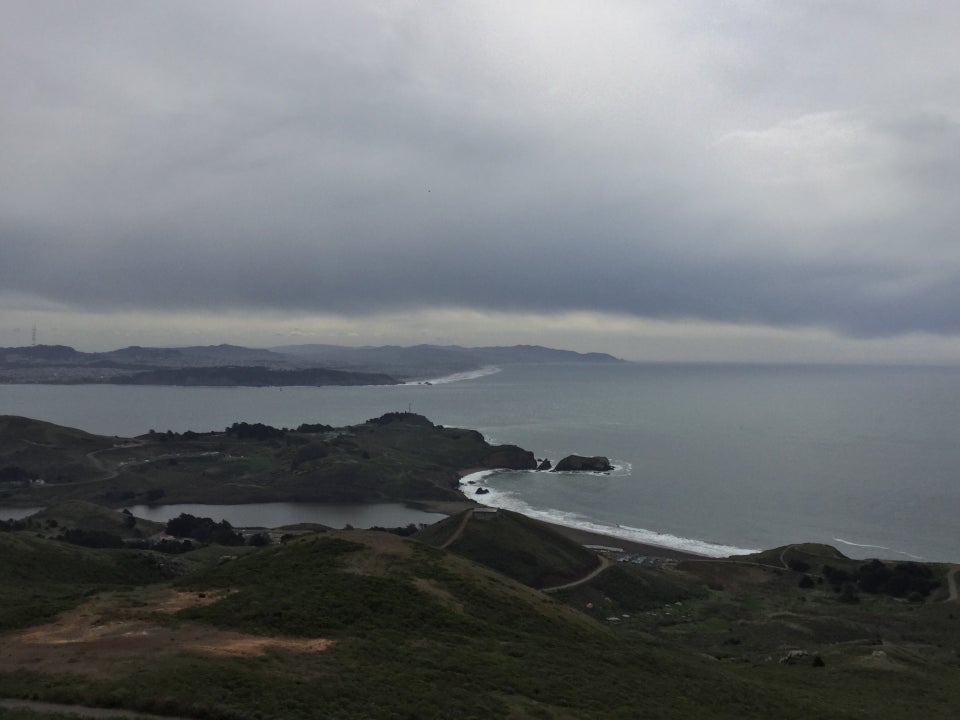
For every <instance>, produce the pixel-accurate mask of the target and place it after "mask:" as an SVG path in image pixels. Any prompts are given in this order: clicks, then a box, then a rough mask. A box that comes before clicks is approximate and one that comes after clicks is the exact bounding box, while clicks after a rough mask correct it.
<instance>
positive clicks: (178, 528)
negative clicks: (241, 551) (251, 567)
mask: <svg viewBox="0 0 960 720" xmlns="http://www.w3.org/2000/svg"><path fill="white" fill-rule="evenodd" d="M165 531H166V533H167V534H168V535H173V536H174V537H182V538H192V539H194V540H197V541H199V542H202V543H218V544H220V545H243V535H242V534H240V533H238V532H237V531H235V530H234V529H233V526H232V525H231V524H230V523H229V522H227V521H226V520H221V521H220V522H214V521H213V520H212V519H211V518H208V517H196V516H195V515H190V514H189V513H181V514H180V516H179V517H175V518H173V519H172V520H169V521H167V526H166V528H165Z"/></svg>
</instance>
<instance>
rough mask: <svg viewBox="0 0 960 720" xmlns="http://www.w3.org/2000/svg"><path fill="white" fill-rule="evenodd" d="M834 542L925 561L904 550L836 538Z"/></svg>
mask: <svg viewBox="0 0 960 720" xmlns="http://www.w3.org/2000/svg"><path fill="white" fill-rule="evenodd" d="M833 540H834V542H838V543H843V544H844V545H849V546H851V547H859V548H870V549H871V550H885V551H886V552H890V553H894V554H895V555H903V556H904V557H908V558H912V559H913V560H923V558H922V557H920V556H919V555H911V554H910V553H908V552H904V551H903V550H894V549H893V548H888V547H885V546H884V545H865V544H863V543H855V542H851V541H850V540H844V539H843V538H838V537H835V538H834V539H833Z"/></svg>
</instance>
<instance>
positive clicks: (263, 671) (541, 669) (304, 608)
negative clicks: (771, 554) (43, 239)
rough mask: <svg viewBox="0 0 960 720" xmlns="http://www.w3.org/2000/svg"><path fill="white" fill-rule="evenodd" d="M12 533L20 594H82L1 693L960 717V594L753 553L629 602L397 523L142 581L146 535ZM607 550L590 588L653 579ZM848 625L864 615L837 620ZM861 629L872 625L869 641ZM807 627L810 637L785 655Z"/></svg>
mask: <svg viewBox="0 0 960 720" xmlns="http://www.w3.org/2000/svg"><path fill="white" fill-rule="evenodd" d="M505 518H506V523H507V524H506V525H505V527H510V525H509V523H515V524H517V525H520V526H523V521H522V520H519V519H518V518H515V517H514V518H511V517H510V516H505ZM484 522H489V521H478V522H477V524H478V525H479V524H481V523H484ZM470 525H472V523H469V524H468V527H469V526H470ZM447 530H448V531H449V528H447ZM484 532H485V531H484ZM512 532H513V533H515V534H516V536H518V537H520V536H525V537H528V538H529V537H531V536H533V535H536V533H537V531H536V530H535V529H534V528H532V527H521V529H519V530H517V529H515V528H513V529H512ZM525 533H526V535H524V534H525ZM449 537H450V536H448V538H447V539H449ZM0 543H2V544H0V581H2V583H3V584H2V587H3V588H16V589H17V590H18V592H17V593H14V592H8V593H7V595H6V597H5V598H4V600H5V601H7V602H9V603H11V604H12V605H19V606H20V607H23V606H25V605H27V604H28V603H29V602H30V601H29V599H28V598H29V597H30V596H31V595H37V594H40V595H44V594H47V595H49V592H50V588H51V587H53V586H54V585H56V586H57V587H60V588H69V587H72V588H73V592H74V595H72V596H70V597H69V598H67V597H63V598H60V601H61V604H62V605H64V606H65V607H70V606H75V605H78V604H79V603H83V604H82V605H80V607H78V608H77V610H76V611H74V612H71V613H68V614H67V615H65V616H61V618H60V620H58V622H57V623H54V624H51V625H45V626H43V627H41V628H37V629H35V630H34V631H32V632H34V635H30V637H31V638H33V637H34V636H36V637H41V638H42V637H51V638H53V642H52V643H49V644H42V643H41V642H38V641H36V640H31V641H29V642H28V641H26V640H24V638H23V636H21V635H19V634H17V633H15V632H11V630H10V629H11V628H13V627H24V626H25V624H35V623H37V622H40V621H41V620H43V619H44V618H43V617H40V616H38V617H36V618H34V619H33V621H31V622H30V623H24V622H21V623H20V624H19V625H13V624H8V625H6V626H5V627H4V628H3V630H6V633H5V634H4V635H3V636H2V642H0V697H4V696H5V697H35V698H37V699H41V700H53V701H58V702H67V703H76V704H80V705H85V706H107V707H121V708H127V709H135V710H140V711H144V712H152V713H156V714H162V715H167V716H175V717H190V718H225V719H226V718H230V719H236V720H245V719H247V718H282V719H284V720H288V719H289V720H298V719H300V718H304V719H306V718H316V717H331V718H333V717H335V718H340V719H341V720H350V719H352V718H364V719H371V718H372V719H377V718H447V717H449V718H454V717H456V718H491V717H498V718H500V717H503V718H516V719H518V720H522V719H527V718H530V719H533V718H555V719H556V720H566V719H572V718H578V719H579V718H586V719H590V718H597V719H601V718H602V719H603V720H607V719H609V718H612V719H614V720H616V719H619V718H623V719H626V718H636V717H652V718H708V719H709V718H731V717H737V718H770V717H777V718H783V719H784V720H791V719H796V720H799V719H800V718H804V719H805V718H809V717H819V718H838V719H852V718H860V717H871V716H882V717H885V718H904V719H905V720H906V719H907V718H910V719H912V718H916V717H930V718H937V717H949V716H951V713H950V711H949V709H950V708H952V707H956V704H957V703H958V702H960V667H958V663H957V659H956V658H957V650H958V649H960V631H958V629H957V625H958V623H957V621H956V620H954V619H953V618H954V615H953V613H954V611H955V610H956V604H955V603H944V602H929V603H925V604H923V603H921V604H911V603H899V602H896V601H894V600H892V599H889V598H884V597H880V596H877V597H871V598H869V599H865V600H864V602H863V603H861V604H860V605H858V606H855V607H854V606H848V605H845V604H843V603H840V602H838V601H837V599H836V597H835V596H834V594H833V593H832V591H831V590H829V589H825V588H813V589H811V590H808V591H804V592H800V591H799V590H798V589H797V588H796V583H795V580H796V577H797V576H798V575H799V574H798V573H794V572H792V571H787V570H778V569H776V568H773V567H770V566H765V565H763V564H756V563H753V564H751V563H750V562H748V561H740V562H726V563H724V562H719V561H710V560H705V561H703V562H692V561H686V562H681V563H679V564H678V565H676V566H670V567H664V568H661V569H659V570H653V569H648V568H643V569H640V570H641V571H642V572H643V573H648V574H649V575H648V576H649V578H650V579H651V584H649V585H648V586H647V589H648V590H649V589H650V588H655V589H659V590H666V589H668V586H669V587H673V588H675V589H676V588H680V589H683V588H687V589H696V588H699V590H698V591H697V592H695V593H687V594H686V595H685V596H684V597H682V598H677V597H674V596H667V595H665V596H663V597H661V598H660V601H661V602H662V603H669V605H666V604H663V605H661V606H660V607H659V608H656V609H653V608H650V609H646V610H642V611H638V612H637V613H636V614H635V615H633V616H631V617H627V615H626V614H621V615H618V616H617V617H618V618H619V620H618V621H617V622H613V621H611V620H609V619H607V618H603V619H602V620H600V621H598V620H596V619H594V618H591V617H590V616H589V615H588V614H587V613H584V612H581V611H579V610H578V609H576V607H575V606H576V605H577V604H578V603H579V602H580V600H578V599H577V598H574V597H571V598H568V599H569V600H570V602H571V604H570V605H567V604H563V603H561V602H559V601H558V600H557V599H555V598H554V596H552V595H548V594H545V593H542V592H539V591H537V590H534V589H532V588H529V587H527V586H525V585H523V584H521V583H519V582H516V581H514V580H512V579H510V578H508V577H506V576H504V575H503V574H501V573H498V572H496V571H494V570H492V569H490V568H487V567H484V566H481V565H479V564H477V563H475V562H472V561H470V560H468V559H466V558H464V557H461V556H459V555H458V554H456V553H453V552H448V551H445V550H441V549H437V548H433V547H430V546H428V545H426V544H425V543H423V542H419V541H416V540H411V539H402V538H399V537H397V536H394V535H390V534H388V533H378V532H370V531H340V532H330V533H323V534H320V535H315V536H305V537H303V538H300V539H298V540H294V541H291V542H289V543H287V544H284V545H280V546H273V547H270V548H265V549H260V550H251V551H249V552H248V553H247V554H245V555H242V556H241V557H238V558H236V559H233V560H229V559H227V558H220V561H219V562H217V561H216V559H215V558H211V560H213V562H212V563H204V564H199V565H197V566H195V569H194V570H193V571H192V572H191V573H190V574H188V575H185V576H182V577H181V578H179V579H177V580H175V581H174V582H173V584H172V585H157V584H150V585H143V584H142V583H143V582H144V581H145V580H150V579H153V577H155V576H151V575H150V573H146V574H144V571H143V569H142V568H140V567H139V566H137V565H136V564H134V565H131V566H129V567H128V566H127V565H126V563H129V562H131V559H133V560H136V558H137V554H131V553H128V552H126V551H97V552H95V551H87V550H83V549H77V548H72V547H68V546H61V545H58V544H56V543H54V542H53V541H49V540H44V539H40V538H36V537H33V536H32V535H29V534H26V533H13V534H9V533H8V534H2V535H0ZM504 550H505V551H509V548H507V547H504ZM40 568H43V569H42V570H41V569H40ZM612 570H622V571H623V572H625V573H628V574H629V573H630V572H631V571H632V570H631V569H630V568H626V567H623V568H621V567H619V566H616V567H615V568H611V571H612ZM609 572H610V571H606V572H603V573H601V574H600V575H599V576H598V577H597V578H596V579H595V581H593V582H591V583H588V584H587V585H586V586H578V587H577V588H576V589H575V591H571V592H573V593H578V592H580V591H581V590H583V589H584V588H586V589H587V590H589V589H590V588H594V589H596V588H597V587H601V588H602V587H605V588H606V590H608V591H610V592H611V593H615V594H617V596H618V597H619V598H620V599H621V600H623V599H624V598H627V597H628V596H629V594H630V593H631V592H634V591H636V589H637V588H638V587H639V585H635V586H634V589H633V590H631V589H630V588H629V587H626V585H629V582H626V584H625V581H624V580H623V577H622V576H618V575H617V574H614V575H611V576H610V577H609V578H608V577H607V576H608V573H609ZM656 573H660V575H656V576H655V574H656ZM48 574H49V575H50V576H59V578H60V579H59V581H58V583H53V581H52V580H51V581H49V584H48V580H46V579H45V578H47V576H48ZM654 577H656V579H655V581H654ZM605 578H606V579H605ZM610 578H612V580H610ZM124 582H126V583H128V584H124ZM594 582H596V583H599V585H597V586H595V585H594ZM603 583H606V585H605V586H604V585H603ZM707 583H710V584H713V585H714V588H713V589H708V588H707ZM722 583H728V584H729V587H730V588H732V589H729V590H728V589H725V588H721V587H720V586H719V585H720V584H722ZM659 590H658V591H659ZM594 597H601V596H600V595H595V596H594ZM678 603H679V604H678ZM838 628H849V632H846V634H845V635H842V636H840V635H837V636H836V637H833V636H831V633H832V632H833V631H835V630H837V629H838ZM864 629H868V630H869V631H870V633H871V634H870V635H869V636H865V637H866V642H864V641H854V642H851V641H850V638H851V637H855V635H856V633H857V632H861V631H863V630H864ZM0 631H2V630H0ZM31 643H32V644H31ZM867 643H872V644H867ZM879 643H882V644H879ZM796 648H799V649H803V650H805V651H808V652H809V654H808V655H802V654H799V655H797V656H796V657H797V658H799V661H798V662H795V663H793V664H790V663H781V662H778V660H779V659H780V658H781V657H785V655H786V653H787V651H788V650H790V649H796ZM814 654H816V655H817V656H820V657H822V658H823V659H824V660H825V661H826V662H825V663H823V664H822V666H820V667H817V666H816V665H814V664H813V663H812V661H811V660H812V658H813V657H814Z"/></svg>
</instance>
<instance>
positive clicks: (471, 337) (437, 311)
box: [0, 0, 960, 363]
mask: <svg viewBox="0 0 960 720" xmlns="http://www.w3.org/2000/svg"><path fill="white" fill-rule="evenodd" d="M957 27H960V4H957V3H955V2H914V3H906V2H892V1H886V0H863V1H858V0H829V1H823V2H820V1H813V0H811V1H809V2H802V1H800V0H798V1H797V2H789V3H782V2H761V1H759V0H744V1H742V2H737V1H732V2H721V1H720V0H702V1H699V0H689V1H683V2H649V3H638V2H630V1H626V0H624V1H619V0H617V1H614V0H585V1H583V2H579V1H569V2H566V1H564V0H542V1H540V0H523V1H522V2H516V1H515V0H514V1H512V2H499V1H497V0H483V1H479V0H478V1H476V2H460V1H458V0H444V1H442V2H441V1H439V0H437V1H435V2H426V1H423V0H419V1H416V2H414V1H413V0H400V1H396V2H393V1H390V0H371V1H369V2H368V1H366V0H350V2H332V1H328V2H323V1H322V2H313V1H311V2H306V1H304V2H290V1H284V0H271V2H260V1H259V0H257V1H252V0H222V1H208V2H198V1H197V0H183V1H179V0H165V1H164V2H162V3H157V2H140V1H137V0H115V1H108V0H86V1H85V2H82V3H73V2H47V1H46V0H8V1H7V2H5V3H4V12H3V23H2V24H0V97H2V98H3V105H2V108H3V111H2V112H0V346H18V345H27V344H30V342H31V341H32V332H33V328H34V327H36V328H37V331H36V332H37V341H38V342H39V343H45V344H66V345H72V346H74V347H77V348H78V349H83V350H107V349H113V348H117V347H124V346H127V345H134V344H137V345H184V344H218V343H221V342H230V343H236V344H242V345H249V346H255V347H267V346H272V345H283V344H290V343H297V342H305V343H306V342H321V343H337V344H346V345H382V344H401V345H413V344H418V343H423V342H426V343H438V344H452V343H455V344H461V345H494V344H517V343H531V344H534V343H535V344H543V345H550V346H553V347H563V348H569V349H574V350H581V351H589V350H595V351H602V352H610V353H613V354H615V355H618V356H620V357H624V358H627V359H634V360H661V361H663V360H682V361H772V362H944V363H957V362H960V311H958V308H960V238H958V237H957V227H958V224H960V223H958V221H960V202H958V201H957V198H960V44H958V43H957V42H956V37H955V34H956V28H957Z"/></svg>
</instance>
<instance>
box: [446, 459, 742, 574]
mask: <svg viewBox="0 0 960 720" xmlns="http://www.w3.org/2000/svg"><path fill="white" fill-rule="evenodd" d="M499 472H502V471H498V470H482V471H480V472H475V473H471V474H470V475H467V476H465V477H463V478H462V479H461V480H460V484H461V485H470V486H471V487H483V488H484V489H485V490H487V491H488V492H486V493H485V494H483V495H481V496H480V497H479V498H477V500H478V501H480V502H482V503H483V504H484V505H489V506H490V507H496V508H503V509H504V510H512V511H514V512H518V513H522V514H524V515H526V516H528V517H532V518H536V519H537V520H543V521H545V522H549V523H553V524H554V525H563V526H565V527H570V528H576V529H577V530H585V531H587V532H592V533H598V534H601V535H607V536H609V537H614V538H620V539H622V540H630V541H632V542H636V543H643V544H645V545H656V546H659V547H663V548H669V549H672V550H681V551H683V552H689V553H694V554H696V555H704V556H706V557H727V556H729V555H749V554H750V553H756V552H760V551H759V550H758V549H753V548H741V547H736V546H734V545H722V544H720V543H712V542H708V541H706V540H698V539H696V538H686V537H680V536H678V535H671V534H669V533H661V532H657V531H655V530H647V529H644V528H635V527H630V526H629V525H608V524H604V523H600V522H597V521H596V520H593V519H592V518H589V517H586V516H584V515H580V514H579V513H574V512H566V511H564V510H556V509H553V508H545V509H544V508H535V507H532V506H531V505H529V504H527V503H526V502H524V501H523V500H521V499H520V498H519V497H517V496H516V494H515V493H512V492H510V491H508V490H500V489H498V488H494V487H490V486H489V485H488V484H487V478H489V477H491V476H492V475H496V474H498V473H499ZM470 497H474V496H473V495H471V496H470Z"/></svg>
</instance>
